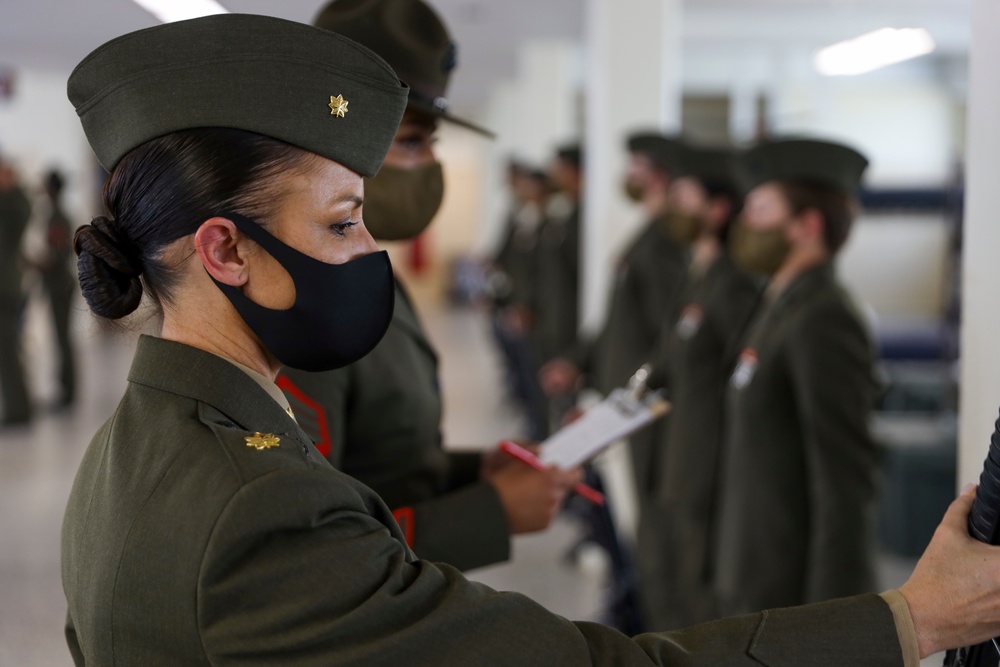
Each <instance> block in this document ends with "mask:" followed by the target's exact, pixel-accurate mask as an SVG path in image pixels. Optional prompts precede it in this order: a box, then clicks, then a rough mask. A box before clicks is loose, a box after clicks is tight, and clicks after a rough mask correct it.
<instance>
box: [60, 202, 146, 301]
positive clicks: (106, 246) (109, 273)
mask: <svg viewBox="0 0 1000 667" xmlns="http://www.w3.org/2000/svg"><path fill="white" fill-rule="evenodd" d="M73 249H74V250H76V254H77V261H76V266H77V271H78V272H79V274H80V287H81V289H82V290H83V296H84V298H85V299H86V300H87V305H88V306H90V309H91V310H92V311H94V313H95V314H97V315H100V316H101V317H106V318H108V319H112V320H116V319H118V318H120V317H125V316H126V315H128V314H129V313H131V312H132V311H134V310H135V309H136V308H138V307H139V302H140V301H142V281H141V280H140V279H139V276H140V274H141V273H142V264H140V262H139V260H138V257H137V255H136V252H135V250H134V249H131V248H129V247H128V245H127V243H126V242H124V241H122V240H121V239H120V238H118V231H117V229H116V226H115V223H114V222H113V221H111V220H108V219H107V218H104V217H100V218H94V220H93V221H92V222H91V223H90V224H89V225H84V226H83V227H81V228H80V229H78V230H77V231H76V236H75V237H74V238H73Z"/></svg>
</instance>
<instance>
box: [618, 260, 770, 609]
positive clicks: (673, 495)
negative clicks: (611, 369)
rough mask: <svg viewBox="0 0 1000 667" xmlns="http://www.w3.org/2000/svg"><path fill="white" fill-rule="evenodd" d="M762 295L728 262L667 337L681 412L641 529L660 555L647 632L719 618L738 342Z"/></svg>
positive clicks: (665, 349)
mask: <svg viewBox="0 0 1000 667" xmlns="http://www.w3.org/2000/svg"><path fill="white" fill-rule="evenodd" d="M760 292H761V285H760V283H759V282H758V281H756V280H754V279H753V278H751V277H750V276H748V275H747V274H745V273H743V272H742V271H740V270H739V269H737V268H736V267H735V266H733V264H732V262H731V261H730V260H729V258H728V257H726V256H725V255H723V256H721V257H720V258H719V259H718V260H716V261H715V262H714V263H713V264H712V265H711V266H710V267H709V268H708V271H707V272H705V273H704V275H701V276H698V277H695V276H692V277H690V278H689V280H688V283H687V285H686V286H685V289H684V293H683V295H682V297H681V300H680V303H681V304H683V305H682V306H681V308H680V312H679V314H678V316H677V317H676V318H675V322H674V324H673V325H672V326H671V327H669V328H668V329H667V330H666V331H664V336H663V340H662V345H661V348H660V353H659V355H658V356H659V359H658V360H657V364H656V365H657V366H658V367H660V368H662V373H663V376H664V381H665V382H666V384H667V386H668V387H669V396H670V399H671V402H672V403H673V410H672V411H671V413H670V415H669V416H668V417H667V419H666V420H665V421H664V422H663V423H664V426H665V428H664V429H663V433H662V439H661V441H660V443H659V446H658V448H657V449H658V451H660V452H661V454H662V455H661V456H660V457H659V459H658V460H657V463H658V469H657V470H656V473H655V477H654V482H653V487H654V495H653V500H652V502H651V503H650V504H649V505H648V506H647V508H648V510H649V514H650V515H651V516H650V517H648V518H647V519H644V520H643V521H642V524H641V525H642V526H643V527H644V528H645V529H646V531H645V532H647V533H654V535H651V536H650V537H652V539H650V540H648V541H647V542H648V543H649V544H650V546H651V548H650V549H648V550H647V551H646V552H645V553H638V554H637V557H638V558H639V565H640V573H641V576H642V581H643V588H644V590H647V591H648V590H649V589H650V588H651V587H652V588H653V591H652V592H653V593H654V595H647V596H646V599H647V601H648V604H647V606H648V607H649V615H650V616H651V618H650V619H648V622H649V623H650V624H651V625H652V627H671V628H673V627H678V628H679V627H686V626H688V625H692V624H694V623H700V622H703V621H707V620H710V619H712V618H716V617H717V614H716V611H715V608H714V605H713V604H712V590H711V587H710V578H711V566H712V549H711V547H712V542H711V540H712V537H713V535H714V532H713V526H714V523H715V519H716V507H715V501H716V498H717V497H718V492H719V489H718V484H719V475H720V453H721V452H720V450H721V448H722V439H723V436H724V431H723V416H724V415H723V403H724V397H725V389H726V385H727V383H728V380H729V375H730V373H731V371H732V369H733V365H734V364H735V361H736V354H737V353H738V351H739V349H738V342H739V338H740V337H741V336H742V334H743V331H744V329H745V328H746V326H747V324H748V322H749V320H750V317H751V315H752V313H753V311H754V308H755V307H756V305H757V303H758V301H759V299H760Z"/></svg>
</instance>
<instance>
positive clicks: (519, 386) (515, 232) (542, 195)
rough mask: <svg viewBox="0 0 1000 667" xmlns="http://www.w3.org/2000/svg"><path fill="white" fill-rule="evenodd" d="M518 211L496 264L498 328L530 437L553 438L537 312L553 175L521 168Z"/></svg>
mask: <svg viewBox="0 0 1000 667" xmlns="http://www.w3.org/2000/svg"><path fill="white" fill-rule="evenodd" d="M515 189H516V192H517V195H516V202H517V206H516V208H515V209H514V210H513V211H512V212H511V216H510V218H509V220H508V224H507V230H506V233H505V235H504V240H503V243H502V245H501V246H500V249H499V251H498V252H497V254H496V258H495V260H494V266H495V268H496V270H497V271H498V272H499V274H500V280H499V283H500V290H499V292H498V294H497V313H496V317H497V327H498V329H499V331H500V336H501V337H502V339H503V341H504V344H503V347H504V348H505V349H506V350H507V352H508V357H509V360H510V365H511V374H512V376H513V379H514V387H515V397H516V398H517V400H518V403H520V405H521V409H522V411H523V413H524V416H525V422H526V426H527V432H528V437H529V438H530V439H532V440H535V441H540V440H542V439H544V438H545V437H546V436H547V435H548V431H549V424H548V421H549V420H548V408H547V405H548V403H547V401H546V400H545V395H544V394H543V392H542V388H541V385H540V384H539V382H538V369H539V357H538V350H537V344H536V341H534V340H532V331H534V330H535V312H534V310H533V308H532V306H533V304H534V303H535V300H536V298H537V294H538V290H539V289H541V286H540V284H539V281H538V263H539V262H538V253H539V244H538V238H539V233H540V230H541V227H542V225H543V223H544V222H545V215H546V209H547V207H548V203H549V197H550V195H551V190H552V188H551V184H550V182H549V178H548V174H546V173H545V172H544V171H542V170H541V169H534V168H531V167H522V168H521V169H520V170H519V171H518V173H517V174H516V175H515Z"/></svg>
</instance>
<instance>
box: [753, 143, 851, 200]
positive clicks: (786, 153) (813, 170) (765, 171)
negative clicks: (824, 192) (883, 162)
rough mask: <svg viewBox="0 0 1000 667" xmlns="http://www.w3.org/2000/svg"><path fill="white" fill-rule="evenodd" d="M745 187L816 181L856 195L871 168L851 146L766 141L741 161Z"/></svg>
mask: <svg viewBox="0 0 1000 667" xmlns="http://www.w3.org/2000/svg"><path fill="white" fill-rule="evenodd" d="M739 166H740V175H741V180H742V181H743V187H744V188H745V189H746V190H747V191H748V192H749V191H750V190H752V189H753V188H755V187H757V186H758V185H760V184H761V183H766V182H767V181H792V182H798V183H814V184H817V185H825V186H827V187H831V188H835V189H837V190H841V191H843V192H846V193H848V194H854V193H855V192H856V191H857V189H858V187H859V186H860V185H861V175H862V174H863V173H864V171H865V168H867V167H868V160H867V159H866V158H865V156H864V155H862V154H861V153H859V152H857V151H856V150H854V149H853V148H850V147H849V146H845V145H843V144H838V143H834V142H830V141H820V140H817V139H782V140H775V141H767V142H764V143H762V144H760V145H759V146H755V147H754V148H751V149H750V150H748V151H747V152H746V153H744V154H743V156H742V157H741V158H740V161H739Z"/></svg>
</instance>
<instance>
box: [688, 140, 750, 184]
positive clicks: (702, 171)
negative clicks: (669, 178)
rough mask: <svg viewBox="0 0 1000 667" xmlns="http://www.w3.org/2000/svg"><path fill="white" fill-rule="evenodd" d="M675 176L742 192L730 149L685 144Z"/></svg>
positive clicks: (733, 153) (733, 154)
mask: <svg viewBox="0 0 1000 667" xmlns="http://www.w3.org/2000/svg"><path fill="white" fill-rule="evenodd" d="M677 175H678V176H689V177H691V178H694V179H696V180H698V181H701V182H703V183H706V184H714V185H717V186H720V187H725V188H727V189H729V190H732V191H733V192H736V193H738V192H741V190H742V188H741V187H740V183H739V178H738V175H737V154H736V151H734V150H733V149H731V148H721V147H708V146H692V145H690V144H687V145H685V146H684V147H683V149H682V150H681V154H680V165H679V167H678V170H677Z"/></svg>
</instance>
